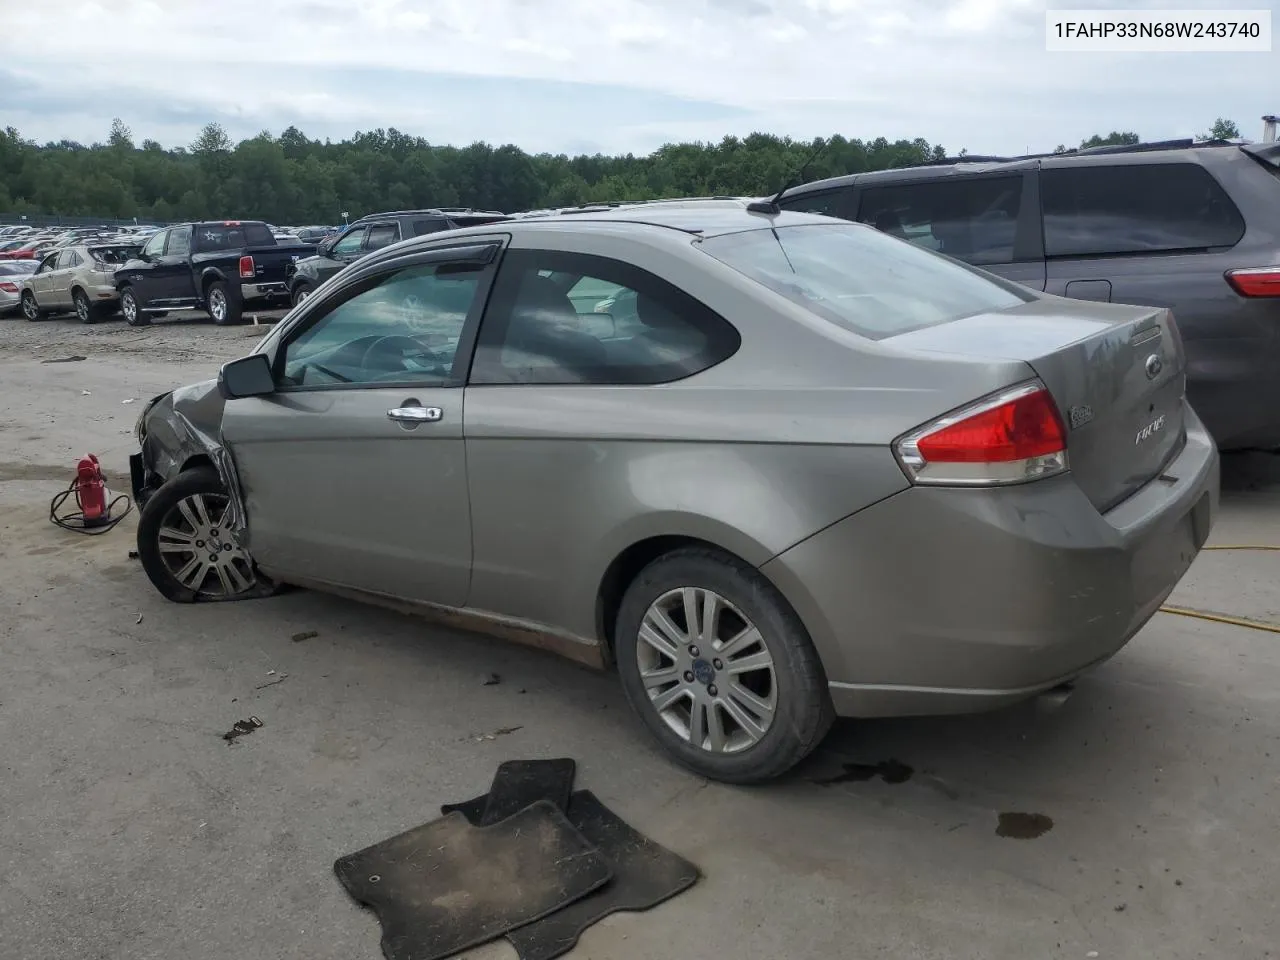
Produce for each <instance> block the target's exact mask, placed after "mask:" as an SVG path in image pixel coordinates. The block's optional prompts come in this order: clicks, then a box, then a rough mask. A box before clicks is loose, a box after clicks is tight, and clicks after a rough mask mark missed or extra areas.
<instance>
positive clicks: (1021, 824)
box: [996, 813, 1053, 840]
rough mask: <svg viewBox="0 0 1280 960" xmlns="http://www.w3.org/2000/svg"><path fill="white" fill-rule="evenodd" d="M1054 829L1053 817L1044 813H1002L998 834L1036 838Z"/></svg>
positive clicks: (1025, 838) (1014, 837) (1016, 837)
mask: <svg viewBox="0 0 1280 960" xmlns="http://www.w3.org/2000/svg"><path fill="white" fill-rule="evenodd" d="M1052 829H1053V820H1052V818H1050V817H1046V816H1045V815H1044V814H1043V813H1002V814H1000V822H999V825H998V826H997V827H996V835H997V836H1000V837H1009V838H1011V839H1013V840H1034V839H1036V838H1037V837H1042V836H1044V835H1045V834H1046V833H1048V832H1049V831H1050V830H1052Z"/></svg>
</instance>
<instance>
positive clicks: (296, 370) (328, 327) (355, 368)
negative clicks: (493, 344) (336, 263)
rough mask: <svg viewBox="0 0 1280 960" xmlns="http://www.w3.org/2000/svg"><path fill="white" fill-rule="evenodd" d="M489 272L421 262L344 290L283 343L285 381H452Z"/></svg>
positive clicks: (332, 383) (288, 383) (287, 384)
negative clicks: (465, 330)
mask: <svg viewBox="0 0 1280 960" xmlns="http://www.w3.org/2000/svg"><path fill="white" fill-rule="evenodd" d="M483 275H484V272H483V268H482V267H481V266H479V265H477V264H450V263H444V264H440V263H430V264H419V265H416V266H411V267H403V268H401V269H399V270H394V271H391V272H388V273H385V274H380V275H378V276H376V277H373V278H370V279H368V280H365V281H362V282H361V283H360V284H358V285H357V286H356V287H355V288H354V289H353V290H347V291H343V292H342V293H341V294H339V297H340V298H341V299H340V300H339V301H338V302H337V303H335V304H334V305H333V307H332V308H331V309H328V310H325V309H324V308H323V307H322V308H321V313H320V315H319V316H318V318H316V319H315V320H314V322H309V323H308V325H307V327H306V328H305V329H304V330H303V331H302V332H301V333H300V334H298V335H297V336H296V337H295V338H294V339H292V340H290V341H289V342H288V343H287V345H286V346H285V348H284V359H283V365H282V371H281V376H280V383H281V386H282V387H284V388H289V387H293V388H299V387H304V388H305V387H332V386H336V385H342V384H363V385H374V384H377V385H383V384H387V385H389V384H394V383H405V384H428V385H437V386H443V385H447V384H449V383H450V382H451V380H452V379H453V363H454V359H455V357H456V355H457V350H458V341H459V339H460V338H461V336H462V328H463V325H464V324H465V322H466V319H467V315H468V313H469V312H470V311H471V307H472V304H473V303H474V302H475V299H476V293H477V290H478V289H479V284H480V280H481V278H482V277H483Z"/></svg>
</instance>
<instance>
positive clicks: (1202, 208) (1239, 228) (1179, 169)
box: [1040, 163, 1244, 257]
mask: <svg viewBox="0 0 1280 960" xmlns="http://www.w3.org/2000/svg"><path fill="white" fill-rule="evenodd" d="M1040 197H1041V205H1042V206H1043V208H1044V252H1045V255H1046V256H1050V257H1085V256H1108V255H1124V254H1141V253H1160V252H1168V251H1173V250H1199V249H1204V248H1206V247H1230V246H1234V245H1235V244H1236V243H1238V242H1239V241H1240V238H1241V237H1243V236H1244V219H1243V218H1242V217H1241V216H1240V211H1239V210H1238V209H1237V208H1236V205H1235V204H1234V203H1232V202H1231V198H1230V197H1228V196H1227V194H1226V193H1225V192H1224V191H1223V189H1222V187H1221V186H1219V185H1218V182H1217V181H1216V180H1214V178H1213V175H1212V174H1210V173H1209V171H1208V170H1206V169H1205V168H1204V167H1202V166H1200V165H1198V164H1194V163H1143V164H1123V165H1121V164H1117V165H1113V166H1094V165H1090V166H1080V167H1063V168H1058V169H1049V170H1044V171H1042V172H1041V174H1040Z"/></svg>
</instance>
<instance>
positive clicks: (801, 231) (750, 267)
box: [700, 224, 1034, 340]
mask: <svg viewBox="0 0 1280 960" xmlns="http://www.w3.org/2000/svg"><path fill="white" fill-rule="evenodd" d="M700 246H701V248H702V249H703V250H704V251H706V252H707V253H709V254H711V256H713V257H715V258H716V259H717V260H721V261H723V262H724V263H727V264H728V265H729V266H731V267H733V268H734V269H735V270H737V271H738V272H740V273H743V274H745V275H746V276H748V277H750V278H751V279H752V280H755V281H757V282H759V283H760V284H762V285H764V286H765V287H768V288H769V289H770V290H772V291H773V292H774V293H778V294H781V295H782V296H784V297H786V298H787V299H788V300H791V301H792V302H794V303H797V304H799V305H800V306H802V307H804V308H805V309H806V310H809V311H810V312H812V313H814V314H816V315H818V316H820V317H823V318H825V319H826V320H829V321H831V322H832V323H835V324H837V325H838V326H841V327H843V328H845V329H846V330H852V331H853V332H854V333H857V334H859V335H861V336H864V337H867V338H869V339H872V340H879V339H882V338H884V337H892V336H896V335H898V334H901V333H908V332H910V331H912V330H920V329H923V328H924V327H932V326H936V325H938V324H941V323H948V322H950V321H952V320H958V319H960V318H961V317H967V316H972V315H973V314H976V313H985V312H988V311H992V310H1004V309H1007V308H1009V307H1014V306H1017V305H1019V304H1022V303H1028V302H1030V301H1031V300H1032V299H1034V297H1033V296H1032V295H1031V294H1030V293H1025V294H1024V293H1021V292H1015V291H1016V289H1017V288H1015V287H1013V285H1009V286H1004V285H1002V284H1001V283H998V282H996V281H995V280H992V279H990V278H988V277H987V276H986V275H985V274H983V273H981V272H979V271H977V270H970V269H969V268H968V267H965V266H964V265H962V264H958V263H954V262H952V261H950V260H947V259H945V258H943V257H937V256H934V255H933V254H931V253H929V252H928V251H926V250H919V249H916V248H915V247H913V246H911V245H910V244H906V243H900V242H898V241H897V240H893V239H891V238H890V237H887V236H885V235H884V234H882V233H878V232H877V231H875V230H868V229H867V228H866V227H861V226H857V225H855V224H831V225H829V226H828V225H826V224H815V225H806V226H794V227H777V228H774V229H762V230H749V231H746V232H744V233H733V234H726V235H724V236H719V237H712V238H710V239H708V240H704V241H702V242H701V244H700Z"/></svg>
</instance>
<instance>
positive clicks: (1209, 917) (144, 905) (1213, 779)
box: [0, 319, 1280, 960]
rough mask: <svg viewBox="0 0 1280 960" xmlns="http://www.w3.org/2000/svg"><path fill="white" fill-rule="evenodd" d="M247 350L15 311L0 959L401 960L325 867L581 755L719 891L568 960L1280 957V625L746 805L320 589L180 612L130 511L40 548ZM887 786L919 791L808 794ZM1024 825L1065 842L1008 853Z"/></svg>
mask: <svg viewBox="0 0 1280 960" xmlns="http://www.w3.org/2000/svg"><path fill="white" fill-rule="evenodd" d="M260 332H261V331H258V333H260ZM255 335H256V334H255V333H254V331H252V330H248V329H244V328H238V329H216V328H214V327H212V326H210V325H208V324H207V323H204V322H201V323H188V322H183V321H182V320H180V319H179V320H174V321H166V322H163V323H161V324H157V325H156V326H154V327H152V328H150V329H132V328H128V327H125V326H123V325H122V324H120V323H118V322H116V323H108V324H103V325H100V326H95V327H81V326H79V325H78V324H75V323H73V322H69V321H67V320H49V321H45V322H42V323H38V324H29V323H25V322H23V321H20V320H4V321H0V601H2V604H3V609H4V610H5V614H6V615H5V616H4V617H3V618H0V668H2V669H0V731H3V734H4V736H3V740H0V769H2V770H3V776H2V777H0V809H3V810H4V811H5V814H6V815H5V818H4V820H3V822H2V823H0V863H2V864H3V867H4V869H3V875H2V876H0V955H2V956H4V957H13V958H32V960H34V958H43V957H68V958H77V960H90V958H129V960H146V958H157V960H161V958H163V960H172V958H175V957H182V958H184V960H225V958H227V957H246V958H249V957H252V958H255V960H259V958H260V960H268V958H277V957H279V958H285V957H288V958H295V957H296V958H308V960H328V958H334V960H338V958H341V960H350V958H368V960H375V958H377V957H379V956H380V950H379V945H378V926H377V923H376V921H375V920H374V919H373V917H372V916H371V915H370V914H368V913H367V912H365V911H362V910H360V909H358V908H357V907H355V906H353V905H352V903H351V902H350V901H349V900H348V898H347V896H346V894H345V893H344V892H343V890H342V889H341V887H340V886H339V884H338V883H337V881H336V880H335V878H334V875H333V870H332V865H333V861H334V859H335V858H336V857H338V856H340V855H343V854H347V853H350V852H353V851H355V850H357V849H359V848H362V847H364V846H366V845H368V844H370V843H373V842H376V841H378V840H380V839H382V838H384V837H387V836H390V835H391V834H393V833H396V832H399V831H401V830H404V829H406V828H409V827H411V826H415V825H417V824H419V823H422V822H424V821H426V820H428V819H431V818H432V817H433V816H434V815H435V812H436V810H437V808H438V805H439V804H440V803H442V802H448V801H458V800H463V799H466V798H467V797H470V796H472V795H474V794H477V793H480V792H482V791H483V790H484V789H486V788H487V786H488V783H489V780H490V778H491V777H492V775H493V772H494V769H495V767H496V765H497V764H498V763H499V762H500V761H502V760H505V759H510V758H519V757H539V756H571V757H574V758H576V759H577V760H578V763H579V776H578V784H579V786H582V787H587V788H590V789H591V790H593V791H594V792H595V793H596V794H597V795H599V796H600V797H601V798H602V799H603V800H604V801H605V802H606V803H609V804H611V805H612V806H613V807H614V808H615V809H616V810H617V811H618V812H619V813H620V814H621V815H622V816H624V817H625V818H627V819H628V820H629V821H630V822H632V823H633V824H634V825H636V826H637V827H638V828H639V829H641V830H643V831H645V832H646V833H648V834H649V835H651V836H652V837H654V838H655V839H657V840H659V841H660V842H662V843H665V844H666V845H668V846H670V847H671V848H672V849H674V850H676V851H678V852H680V853H682V854H683V855H685V856H686V857H688V858H690V859H692V860H693V861H694V862H696V863H697V864H698V865H699V866H700V867H701V868H702V870H703V872H704V873H705V879H704V880H703V881H702V882H701V883H699V884H698V885H697V886H696V887H694V888H693V889H692V890H691V891H690V892H688V893H686V894H684V895H682V896H680V897H678V898H676V899H675V900H673V901H671V902H669V903H667V904H665V905H663V906H661V907H659V908H657V909H656V910H654V911H652V912H650V913H647V914H622V915H617V916H614V917H612V918H610V919H609V920H607V921H605V922H604V923H603V924H601V925H599V926H598V927H596V928H594V929H592V930H590V931H589V932H588V933H587V935H586V936H585V937H584V938H583V940H582V942H581V944H580V946H579V947H578V949H577V951H576V952H575V953H574V954H572V956H574V957H583V958H588V957H595V958H610V960H614V958H617V960H627V958H651V957H659V956H666V957H688V958H713V957H714V958H721V957H732V958H734V960H754V958H760V960H774V958H781V957H786V958H795V960H808V958H833V957H850V958H871V957H895V958H898V957H902V958H907V957H910V958H935V957H936V958H944V957H945V958H973V960H978V958H981V960H1027V958H1045V957H1055V958H1056V957H1091V956H1099V957H1102V958H1114V957H1125V958H1129V957H1131V958H1135V960H1138V958H1141V960H1151V958H1196V957H1209V958H1218V957H1221V958H1232V960H1235V958H1240V960H1244V958H1255V957H1264V956H1270V955H1271V954H1272V953H1275V952H1277V950H1278V949H1280V948H1277V946H1276V944H1277V943H1278V942H1280V938H1278V935H1280V918H1278V915H1277V913H1276V910H1275V907H1274V891H1275V889H1276V888H1277V883H1278V882H1280V869H1278V868H1277V865H1276V857H1275V849H1276V843H1277V838H1278V837H1280V804H1277V802H1276V796H1277V787H1280V778H1278V777H1277V769H1278V767H1280V692H1278V691H1280V653H1277V639H1278V638H1277V636H1276V635H1275V634H1271V633H1265V632H1261V631H1256V630H1250V629H1243V628H1240V627H1235V626H1225V625H1218V624H1213V623H1206V622H1202V621H1198V620H1192V619H1187V618H1182V617H1177V616H1170V615H1164V614H1162V615H1159V616H1157V618H1156V619H1155V620H1154V621H1153V622H1152V623H1151V624H1150V625H1149V626H1148V627H1147V628H1146V629H1145V630H1144V631H1143V632H1142V634H1141V635H1140V636H1139V637H1138V638H1137V639H1136V640H1135V641H1134V642H1133V643H1132V644H1131V645H1130V646H1129V647H1127V648H1126V649H1125V650H1124V651H1123V652H1122V653H1121V654H1120V655H1119V656H1118V657H1117V658H1116V659H1115V660H1113V661H1112V662H1111V663H1109V664H1107V665H1105V666H1104V667H1102V668H1101V669H1099V670H1098V671H1096V672H1095V673H1094V674H1092V675H1090V676H1088V677H1086V678H1085V679H1084V680H1082V682H1081V683H1080V684H1079V687H1078V689H1077V691H1076V694H1075V695H1074V697H1072V698H1071V699H1070V700H1069V701H1067V703H1066V704H1065V705H1063V706H1062V707H1061V708H1059V709H1057V710H1054V711H1047V710H1045V709H1043V708H1040V707H1037V706H1034V705H1027V706H1023V707H1018V708H1015V709H1011V710H1007V711H1004V712H1002V713H998V714H991V715H986V716H979V717H970V718H949V719H920V720H901V721H877V722H870V723H845V724H842V725H840V726H839V727H838V728H837V729H836V731H835V732H834V733H833V734H832V736H831V737H830V738H829V740H828V742H827V743H826V744H825V745H824V747H823V748H822V749H821V751H820V752H819V755H818V756H816V757H815V758H814V759H813V760H812V761H811V762H810V763H808V764H806V766H805V767H804V768H803V769H802V770H800V771H798V772H797V774H796V775H795V776H793V777H791V778H790V779H789V780H788V781H787V782H785V783H782V784H779V785H776V786H772V787H768V788H757V789H750V790H748V789H732V788H728V787H723V786H718V785H710V784H707V783H703V782H701V781H699V780H697V779H695V778H693V777H691V776H689V775H687V774H685V773H682V772H680V771H679V770H677V769H676V768H674V767H673V766H671V765H670V764H669V763H668V762H667V761H666V760H664V759H663V757H661V756H660V755H658V754H657V753H656V752H655V751H654V750H653V749H652V748H651V747H650V746H649V744H648V743H647V742H646V741H645V740H644V739H643V737H642V735H641V731H640V729H639V727H638V725H637V724H636V723H635V722H634V721H633V720H632V719H631V717H630V715H629V714H628V712H627V709H626V707H625V704H624V702H623V698H622V695H621V692H620V690H619V689H618V687H617V685H616V683H615V682H614V680H613V679H612V678H610V677H608V676H597V675H594V674H591V673H589V672H586V671H585V670H583V669H580V668H578V667H575V666H573V665H570V664H567V663H563V662H560V661H558V660H555V659H553V658H550V657H549V656H546V655H543V654H539V653H535V652H532V651H528V650H524V649H521V648H517V647H512V646H507V645H504V644H502V643H499V642H497V641H492V640H487V639H484V638H478V637H473V636H468V635H465V634H460V633H455V632H451V631H448V630H441V629H438V628H434V627H431V626H428V625H425V624H423V623H420V622H418V621H416V620H412V619H409V618H406V617H402V616H399V615H396V614H392V613H387V612H383V611H380V610H377V609H372V608H368V607H364V606H360V605H357V604H354V603H349V602H345V601H341V600H337V599H333V598H329V597H325V596H321V595H318V594H312V593H306V592H295V593H291V594H288V595H285V596H281V597H278V598H274V599H271V600H264V601H253V602H246V603H241V604H228V605H208V606H195V607H184V606H177V605H174V604H169V603H166V602H165V601H164V600H162V599H161V598H160V597H159V595H158V594H156V593H155V591H154V590H153V589H152V588H151V586H150V585H149V584H148V583H147V581H146V580H145V578H144V576H143V574H142V571H141V569H140V568H139V567H138V565H137V563H136V562H135V561H132V560H130V559H129V558H128V555H127V554H128V551H129V550H130V549H131V548H132V546H133V542H132V537H133V520H132V519H129V520H127V521H126V522H125V524H123V525H122V526H121V527H120V528H118V529H117V530H115V531H114V532H112V533H110V534H108V535H107V536H105V537H101V538H96V539H93V538H87V537H81V536H76V535H74V534H70V533H64V532H62V531H60V530H58V529H57V528H55V527H54V526H53V525H52V524H50V523H49V522H48V518H47V511H48V503H49V499H50V497H51V496H53V494H54V493H56V492H57V491H58V490H60V489H61V488H62V487H63V486H65V485H66V483H67V482H68V481H69V480H70V476H71V471H72V467H73V464H74V460H75V457H76V456H77V455H78V454H80V453H82V452H85V451H94V452H97V453H98V454H99V455H100V456H101V457H102V458H103V461H104V464H105V466H106V467H107V468H108V470H109V472H110V474H111V476H112V477H114V478H118V480H119V484H118V485H119V486H120V487H121V488H124V487H127V481H126V478H127V469H126V460H125V458H126V456H127V454H128V453H129V452H131V449H132V444H133V441H132V436H131V433H132V427H133V423H134V420H135V418H136V415H137V412H138V410H139V408H140V407H139V405H140V403H141V402H142V401H144V400H145V399H147V398H148V397H150V396H152V395H154V394H155V393H158V392H161V391H163V390H165V389H168V388H169V387H171V386H173V385H175V384H177V383H180V382H185V381H189V380H194V379H200V378H203V377H206V376H210V375H212V374H213V372H214V371H215V369H216V365H217V363H218V362H219V361H221V360H222V359H225V358H229V357H233V356H236V355H238V354H240V353H242V352H244V351H245V350H246V349H247V348H248V347H249V346H250V345H251V344H252V343H253V342H254V341H253V339H252V338H253V337H254V336H255ZM68 356H82V357H84V358H85V359H83V360H78V361H72V362H63V363H52V362H46V361H52V360H55V359H57V358H62V357H68ZM130 401H133V402H130ZM1226 472H1227V485H1228V487H1229V490H1228V492H1227V494H1226V495H1225V496H1224V510H1223V516H1222V519H1221V521H1220V523H1219V525H1218V527H1217V529H1216V530H1215V533H1214V537H1213V540H1212V541H1211V542H1213V543H1219V544H1229V543H1259V542H1261V543H1271V544H1280V469H1276V468H1274V467H1273V465H1272V462H1271V461H1270V459H1268V458H1265V457H1246V458H1234V459H1233V460H1232V461H1231V462H1230V463H1229V464H1228V466H1227V471H1226ZM1278 574H1280V553H1259V552H1254V553H1244V552H1214V553H1205V554H1203V555H1202V556H1201V558H1200V559H1199V560H1198V561H1197V563H1196V565H1195V567H1194V568H1193V570H1192V572H1191V575H1190V576H1189V578H1188V579H1187V581H1186V582H1185V583H1184V585H1183V586H1182V587H1181V588H1180V590H1179V592H1178V594H1177V596H1176V597H1175V601H1176V602H1178V603H1180V604H1182V605H1185V606H1190V607H1198V608H1207V609H1212V610H1218V611H1224V612H1230V613H1233V614H1236V615H1241V616H1246V617H1253V618H1258V619H1264V620H1280V597H1278V596H1277V593H1276V588H1275V584H1276V583H1277V581H1278V580H1280V577H1278V576H1277V575H1278ZM306 631H315V632H316V634H317V635H315V636H313V637H311V638H310V639H306V640H304V641H301V642H294V641H293V640H292V639H291V638H292V637H293V636H294V635H295V634H299V633H302V632H306ZM490 673H497V674H499V675H500V677H501V683H499V684H497V685H491V686H486V685H484V683H483V681H484V679H485V678H486V677H487V676H488V675H489V674H490ZM250 715H256V716H257V717H260V718H261V719H262V721H263V724H264V725H263V726H262V727H261V728H260V729H257V730H255V731H254V732H253V733H252V735H249V736H246V737H243V738H241V739H240V740H239V741H238V742H237V743H236V744H235V745H230V744H228V743H227V742H226V741H224V740H223V739H222V736H221V735H222V734H223V733H224V732H226V731H227V730H229V729H230V728H231V726H232V724H233V723H235V722H236V721H237V720H239V719H242V718H246V717H249V716H250ZM501 728H516V729H515V730H514V731H513V732H511V733H509V734H506V735H502V736H497V737H495V738H494V739H486V738H485V735H486V734H490V733H492V732H493V731H495V730H499V729H501ZM888 761H893V762H894V763H895V764H899V765H905V767H907V768H909V770H903V769H902V768H900V767H891V768H882V769H885V770H886V772H888V773H889V774H890V775H889V776H888V777H887V778H886V777H883V776H878V775H875V774H874V772H873V771H872V770H870V769H864V768H860V767H853V768H850V773H849V776H847V777H846V778H845V779H844V780H843V781H842V782H838V783H834V784H830V785H826V786H823V785H819V784H817V783H815V782H814V781H816V780H820V779H824V778H830V777H832V776H834V775H836V774H839V773H841V771H842V770H844V769H845V768H844V766H843V765H844V764H854V763H856V764H864V765H877V764H882V763H885V762H888ZM907 773H909V774H910V775H909V776H905V774H907ZM894 774H896V775H894ZM904 777H905V779H904ZM887 780H888V781H901V782H886V781H887ZM1007 813H1015V814H1039V815H1042V817H1044V818H1047V820H1043V821H1038V822H1039V823H1040V826H1041V827H1042V828H1043V827H1046V826H1049V823H1050V822H1051V828H1050V829H1048V830H1047V832H1044V833H1043V834H1042V835H1040V836H1039V837H1037V838H1035V839H1015V838H1010V837H1005V836H1000V835H998V833H997V829H998V826H999V823H1000V817H1001V814H1007ZM470 956H472V957H513V956H514V953H513V952H512V951H511V950H510V949H509V948H506V947H505V946H502V945H496V946H495V945H490V946H488V947H486V948H483V949H480V950H476V951H473V952H472V953H471V954H470Z"/></svg>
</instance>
